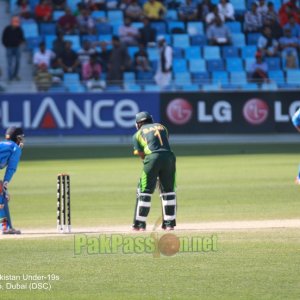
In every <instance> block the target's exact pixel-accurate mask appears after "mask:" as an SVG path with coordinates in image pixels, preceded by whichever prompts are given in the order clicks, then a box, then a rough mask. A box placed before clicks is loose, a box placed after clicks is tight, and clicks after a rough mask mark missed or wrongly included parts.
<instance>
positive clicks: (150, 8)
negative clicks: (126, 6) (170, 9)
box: [143, 0, 167, 21]
mask: <svg viewBox="0 0 300 300" xmlns="http://www.w3.org/2000/svg"><path fill="white" fill-rule="evenodd" d="M143 11H144V14H145V16H146V17H147V18H148V19H150V20H151V21H158V20H163V19H164V15H165V13H166V11H167V10H166V8H165V7H164V5H163V4H162V3H161V2H159V1H156V0H148V1H147V2H145V4H144V6H143Z"/></svg>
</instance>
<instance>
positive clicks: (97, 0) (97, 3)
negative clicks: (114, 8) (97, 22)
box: [82, 0, 107, 11]
mask: <svg viewBox="0 0 300 300" xmlns="http://www.w3.org/2000/svg"><path fill="white" fill-rule="evenodd" d="M82 6H84V7H86V8H88V9H89V10H90V11H93V10H106V9H107V7H106V2H105V0H83V1H82Z"/></svg>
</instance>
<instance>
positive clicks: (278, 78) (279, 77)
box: [268, 70, 285, 84]
mask: <svg viewBox="0 0 300 300" xmlns="http://www.w3.org/2000/svg"><path fill="white" fill-rule="evenodd" d="M268 75H269V79H270V80H272V81H273V82H275V83H277V84H284V83H285V78H284V73H283V71H279V70H278V71H269V72H268Z"/></svg>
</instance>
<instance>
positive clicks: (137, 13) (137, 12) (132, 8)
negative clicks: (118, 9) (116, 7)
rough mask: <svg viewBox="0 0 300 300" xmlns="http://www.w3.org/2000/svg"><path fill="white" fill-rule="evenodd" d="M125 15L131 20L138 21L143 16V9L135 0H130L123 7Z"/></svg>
mask: <svg viewBox="0 0 300 300" xmlns="http://www.w3.org/2000/svg"><path fill="white" fill-rule="evenodd" d="M125 17H126V18H129V19H130V20H131V22H139V21H140V20H141V19H142V18H143V9H142V7H141V6H140V4H139V3H138V1H137V0H132V1H131V3H130V4H129V5H128V6H127V8H126V9H125Z"/></svg>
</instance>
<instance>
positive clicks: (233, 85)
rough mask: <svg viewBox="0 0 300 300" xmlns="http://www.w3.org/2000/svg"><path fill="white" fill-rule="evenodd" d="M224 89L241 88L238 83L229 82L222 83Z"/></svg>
mask: <svg viewBox="0 0 300 300" xmlns="http://www.w3.org/2000/svg"><path fill="white" fill-rule="evenodd" d="M221 86H222V90H230V91H232V90H234V91H236V90H239V89H240V86H239V85H238V84H231V83H228V84H222V85H221Z"/></svg>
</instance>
